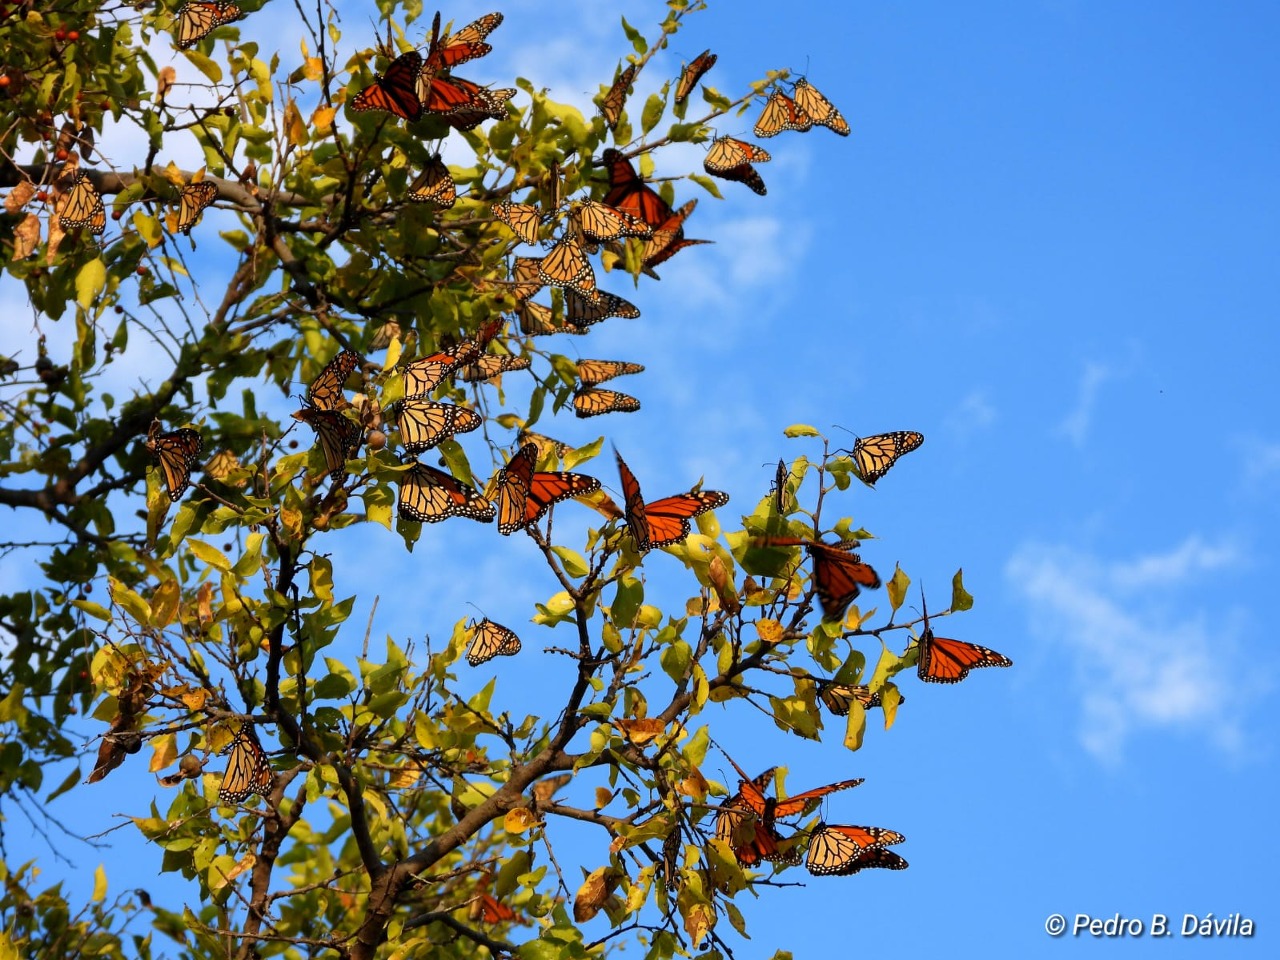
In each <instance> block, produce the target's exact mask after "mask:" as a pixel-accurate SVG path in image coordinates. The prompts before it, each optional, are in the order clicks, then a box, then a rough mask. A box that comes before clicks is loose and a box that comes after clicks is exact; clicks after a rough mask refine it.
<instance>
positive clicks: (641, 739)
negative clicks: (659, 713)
mask: <svg viewBox="0 0 1280 960" xmlns="http://www.w3.org/2000/svg"><path fill="white" fill-rule="evenodd" d="M614 723H615V725H616V726H617V727H618V729H619V730H621V731H622V735H623V736H625V737H626V738H627V739H628V740H630V741H631V742H632V743H635V744H639V745H640V746H644V745H645V744H646V743H648V742H649V741H650V740H653V739H654V738H655V737H657V736H658V734H660V733H662V731H663V730H664V729H666V726H667V725H666V724H665V723H663V722H662V721H661V720H658V719H656V718H655V719H649V720H615V721H614Z"/></svg>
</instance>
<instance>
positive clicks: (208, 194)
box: [175, 180, 218, 235]
mask: <svg viewBox="0 0 1280 960" xmlns="http://www.w3.org/2000/svg"><path fill="white" fill-rule="evenodd" d="M217 199H218V185H217V184H216V183H211V182H210V181H208V180H201V181H199V182H198V183H186V184H183V185H182V186H181V187H179V188H178V222H177V226H176V227H175V229H177V230H180V231H181V232H183V233H185V234H187V235H190V234H191V228H192V227H194V226H195V225H196V224H197V223H199V222H200V216H201V214H202V213H203V212H204V208H205V207H207V206H208V205H209V204H211V203H213V201H215V200H217Z"/></svg>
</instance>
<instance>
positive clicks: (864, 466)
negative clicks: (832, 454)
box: [852, 430, 924, 486]
mask: <svg viewBox="0 0 1280 960" xmlns="http://www.w3.org/2000/svg"><path fill="white" fill-rule="evenodd" d="M922 443H924V434H923V433H917V432H916V431H914V430H895V431H894V432H893V433H877V434H875V435H874V436H870V437H860V438H859V439H858V440H857V441H855V442H854V444H853V451H852V456H853V463H854V466H856V467H857V468H858V475H859V476H860V477H862V482H863V483H865V484H867V485H868V486H875V483H876V481H877V480H879V479H880V478H881V477H883V476H884V475H885V474H886V473H888V472H889V468H890V467H892V466H893V465H894V464H895V463H897V461H898V458H899V457H901V456H903V455H904V454H908V453H910V452H911V451H912V450H914V449H916V447H918V446H920V444H922Z"/></svg>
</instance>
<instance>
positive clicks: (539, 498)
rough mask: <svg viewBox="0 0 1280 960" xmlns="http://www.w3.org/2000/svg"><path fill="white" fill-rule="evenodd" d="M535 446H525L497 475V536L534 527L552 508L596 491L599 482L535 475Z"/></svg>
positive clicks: (570, 475)
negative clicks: (554, 505) (561, 502)
mask: <svg viewBox="0 0 1280 960" xmlns="http://www.w3.org/2000/svg"><path fill="white" fill-rule="evenodd" d="M537 462H538V445H537V444H536V443H526V444H525V445H524V446H522V447H521V448H520V449H519V450H518V451H516V453H515V455H514V456H513V457H512V458H511V459H510V460H509V461H507V465H506V466H505V467H503V468H502V469H501V470H499V471H498V476H497V481H496V483H497V488H498V532H499V533H501V534H503V535H504V536H507V535H510V534H512V533H515V532H516V531H517V530H519V529H521V528H523V527H527V526H529V525H530V524H532V523H537V521H538V520H540V519H541V518H542V516H543V514H545V513H546V512H547V511H548V510H549V509H550V508H551V506H552V505H553V504H556V503H559V502H560V501H561V500H568V499H570V498H572V497H581V496H585V495H586V494H588V493H594V492H595V491H596V490H599V489H600V481H599V480H597V479H596V478H595V477H589V476H587V475H586V474H582V473H569V472H567V471H554V472H539V471H537V470H536V469H535V467H536V466H537Z"/></svg>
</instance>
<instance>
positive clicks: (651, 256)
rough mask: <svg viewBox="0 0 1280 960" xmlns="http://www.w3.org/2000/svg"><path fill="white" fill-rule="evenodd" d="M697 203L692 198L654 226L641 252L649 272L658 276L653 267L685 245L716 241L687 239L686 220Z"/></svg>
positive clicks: (669, 257) (691, 245) (668, 258)
mask: <svg viewBox="0 0 1280 960" xmlns="http://www.w3.org/2000/svg"><path fill="white" fill-rule="evenodd" d="M697 205H698V201H697V200H696V199H695V200H690V201H689V202H688V203H686V204H685V205H684V206H682V207H681V208H680V209H679V210H676V211H675V212H674V213H672V214H671V216H670V217H668V218H667V220H666V222H664V223H663V224H662V225H661V226H659V227H656V228H654V231H653V237H651V238H650V239H649V240H647V241H645V245H644V249H643V250H642V251H641V254H640V257H641V262H642V263H643V264H644V266H645V269H646V271H647V272H649V273H650V274H652V275H653V276H657V274H653V271H652V268H653V267H656V266H657V265H658V264H660V263H662V262H664V261H666V260H670V259H671V258H672V257H673V256H675V255H676V254H677V253H678V252H679V251H681V250H683V249H684V248H685V247H693V246H697V245H698V244H700V243H712V242H714V241H711V240H686V239H685V236H684V222H685V220H687V219H688V218H689V214H691V213H693V211H694V208H695V207H697Z"/></svg>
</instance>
